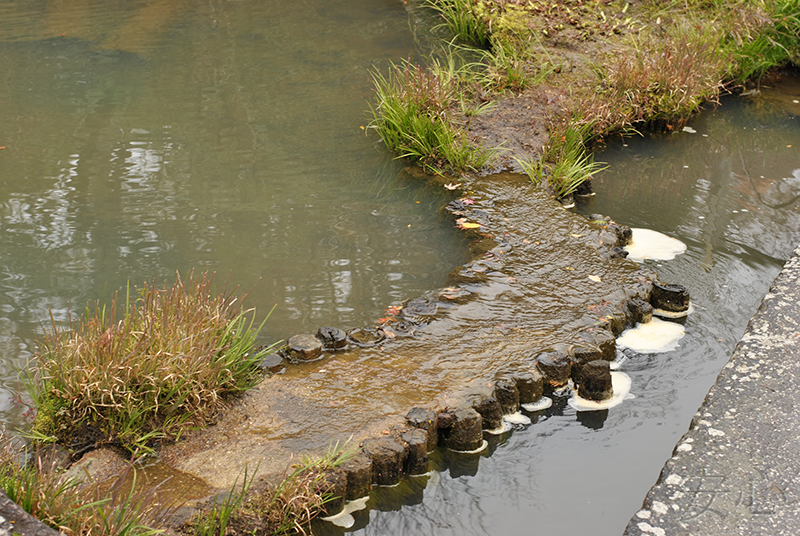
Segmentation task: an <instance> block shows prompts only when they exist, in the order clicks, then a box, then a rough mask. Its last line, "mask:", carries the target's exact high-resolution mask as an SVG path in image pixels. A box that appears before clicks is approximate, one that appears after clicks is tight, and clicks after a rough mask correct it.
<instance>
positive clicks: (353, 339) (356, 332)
mask: <svg viewBox="0 0 800 536" xmlns="http://www.w3.org/2000/svg"><path fill="white" fill-rule="evenodd" d="M347 340H348V341H350V343H352V344H354V345H356V346H358V347H359V348H370V347H372V346H376V345H378V344H380V343H382V342H383V341H384V340H386V333H385V332H384V331H383V330H382V329H380V328H356V329H351V330H350V331H348V332H347Z"/></svg>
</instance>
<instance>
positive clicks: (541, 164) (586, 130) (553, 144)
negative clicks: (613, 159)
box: [517, 121, 607, 198]
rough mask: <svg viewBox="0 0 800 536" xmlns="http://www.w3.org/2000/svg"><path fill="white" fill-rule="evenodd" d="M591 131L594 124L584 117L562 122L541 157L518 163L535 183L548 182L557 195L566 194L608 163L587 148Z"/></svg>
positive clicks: (555, 129)
mask: <svg viewBox="0 0 800 536" xmlns="http://www.w3.org/2000/svg"><path fill="white" fill-rule="evenodd" d="M590 133H591V127H590V126H589V125H585V124H584V125H581V122H580V121H572V122H565V123H562V124H561V125H559V126H557V127H554V128H552V129H551V137H550V142H549V143H548V145H547V146H545V148H544V151H543V153H542V155H541V157H540V158H539V159H538V160H521V159H517V163H518V164H519V165H520V167H522V170H523V171H524V172H525V174H527V175H528V177H530V179H531V181H532V182H533V183H534V184H537V185H546V186H547V187H548V188H549V189H550V190H552V192H553V194H554V195H555V196H556V197H557V198H562V197H566V196H567V195H569V194H571V193H573V192H575V190H577V189H578V187H579V186H580V185H581V184H583V183H584V182H585V181H587V180H589V179H591V178H592V176H593V175H595V174H596V173H598V172H600V171H602V170H603V169H606V167H607V166H605V164H604V163H602V162H595V161H594V155H593V154H592V153H590V152H588V151H587V147H586V140H587V139H589V138H590V137H591V134H590Z"/></svg>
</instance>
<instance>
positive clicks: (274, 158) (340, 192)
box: [0, 0, 464, 423]
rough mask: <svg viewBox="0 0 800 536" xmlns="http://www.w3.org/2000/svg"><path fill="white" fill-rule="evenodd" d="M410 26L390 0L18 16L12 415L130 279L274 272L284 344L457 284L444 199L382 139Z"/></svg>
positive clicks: (459, 247) (64, 8)
mask: <svg viewBox="0 0 800 536" xmlns="http://www.w3.org/2000/svg"><path fill="white" fill-rule="evenodd" d="M408 25H409V19H408V15H407V13H406V9H405V7H404V5H403V3H402V2H399V1H390V0H382V1H374V0H361V1H329V0H326V1H320V0H317V1H304V2H282V1H278V0H270V1H265V0H250V1H237V2H230V1H213V0H212V1H211V2H199V1H194V0H138V1H122V0H74V1H73V0H70V1H58V0H50V1H16V2H4V3H2V4H0V66H2V72H3V78H2V81H0V146H2V147H4V149H2V150H0V350H1V352H0V360H2V361H0V378H1V380H0V383H2V388H0V419H2V420H4V421H6V422H9V421H10V422H14V423H16V422H18V414H19V412H20V411H21V410H23V409H24V408H22V409H20V408H15V407H12V404H11V402H10V397H11V393H12V392H14V391H16V390H17V388H18V385H17V380H16V370H17V368H18V367H20V366H23V365H24V364H25V362H26V359H27V358H29V357H30V355H31V353H32V352H33V347H34V340H35V337H36V334H37V333H38V332H39V330H40V325H41V323H43V322H45V323H46V322H48V318H49V313H48V311H52V313H53V315H54V317H55V319H56V320H57V321H63V320H64V319H66V317H67V314H68V313H67V312H68V310H69V309H70V308H72V310H78V311H80V310H81V309H82V308H83V307H84V306H85V305H86V303H87V301H89V300H95V299H97V298H100V297H102V296H109V295H110V294H111V293H112V292H114V291H116V290H118V289H121V288H124V286H125V283H126V281H128V280H130V281H131V282H132V283H134V284H137V283H141V282H143V281H147V280H150V279H152V278H156V279H157V280H159V281H163V280H165V279H169V280H172V279H174V276H175V273H176V271H177V272H180V273H182V274H185V273H186V272H187V271H188V270H191V269H193V268H194V269H201V270H202V269H205V268H206V267H208V268H210V269H212V270H216V271H217V272H218V274H219V276H218V279H219V280H220V282H222V281H223V280H224V279H225V278H227V277H228V276H229V275H230V279H231V281H232V283H233V284H235V285H240V286H241V288H242V289H243V290H245V291H247V290H250V289H251V288H252V287H253V285H254V284H256V281H257V280H259V278H260V279H261V280H260V282H259V283H258V284H257V285H256V286H255V288H254V289H253V290H252V292H251V293H250V294H251V297H250V298H249V300H248V302H247V303H248V304H249V305H250V306H255V307H256V308H257V310H258V311H259V312H260V316H261V317H263V315H265V314H266V313H267V312H268V311H269V310H270V308H271V307H272V306H273V305H274V304H277V308H276V309H275V312H274V314H273V316H272V317H271V319H270V321H269V323H268V324H267V327H266V332H265V334H264V339H265V341H272V340H275V339H277V338H283V337H287V336H290V335H292V334H294V333H297V332H303V331H309V330H312V329H313V330H315V329H316V328H317V327H319V326H320V325H321V324H332V325H338V326H341V327H345V328H351V327H356V326H360V325H364V324H366V323H368V322H369V321H371V320H374V319H375V318H377V317H379V316H380V313H381V311H382V310H383V309H384V308H385V307H386V306H387V305H389V304H392V303H396V302H398V301H400V300H404V299H408V298H411V297H414V296H416V295H419V294H420V293H422V292H423V291H425V290H427V289H430V288H436V287H439V286H442V284H443V283H444V281H445V275H446V273H447V272H448V271H449V270H450V269H451V268H452V267H453V266H455V265H457V264H459V263H461V262H462V261H463V260H464V244H463V242H462V241H461V240H460V239H459V238H458V236H457V235H455V234H454V230H453V229H452V226H451V225H450V224H449V223H445V222H444V221H441V220H440V219H439V217H438V208H439V207H440V206H441V205H442V204H443V203H446V202H447V201H446V200H445V198H444V192H445V191H444V190H443V189H440V190H441V192H439V191H430V190H427V189H426V188H425V187H424V186H421V185H420V184H418V183H415V182H413V181H410V180H408V179H402V178H398V177H397V174H398V171H399V167H400V164H399V163H397V162H395V161H393V160H392V159H391V157H390V156H389V155H388V154H387V153H386V151H385V150H384V149H383V147H382V146H381V145H380V144H378V143H377V137H376V136H369V137H368V136H365V132H364V130H362V128H361V127H363V126H364V125H366V124H367V123H366V121H367V118H366V112H367V109H368V103H369V102H370V100H371V98H372V83H371V79H370V69H371V68H373V66H378V67H381V66H382V67H385V66H386V64H387V63H388V60H389V59H392V60H395V61H397V60H399V59H401V58H404V57H408V55H409V54H410V53H412V52H413V51H414V50H415V43H414V40H413V36H412V34H411V32H410V31H409V27H408ZM62 34H63V36H62ZM448 200H449V198H448Z"/></svg>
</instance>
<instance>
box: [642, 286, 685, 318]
mask: <svg viewBox="0 0 800 536" xmlns="http://www.w3.org/2000/svg"><path fill="white" fill-rule="evenodd" d="M650 304H651V305H652V306H653V307H654V308H656V309H663V310H664V311H667V312H670V313H682V312H684V311H688V310H689V289H687V288H686V287H684V286H683V285H677V284H671V283H654V284H653V291H652V292H651V294H650Z"/></svg>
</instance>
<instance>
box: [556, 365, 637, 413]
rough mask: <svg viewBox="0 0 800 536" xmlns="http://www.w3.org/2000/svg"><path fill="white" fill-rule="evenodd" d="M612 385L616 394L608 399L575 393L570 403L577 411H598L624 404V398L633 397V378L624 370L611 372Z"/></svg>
mask: <svg viewBox="0 0 800 536" xmlns="http://www.w3.org/2000/svg"><path fill="white" fill-rule="evenodd" d="M611 386H612V388H613V389H614V394H613V395H612V396H611V398H609V399H608V400H603V401H602V402H596V401H594V400H588V399H586V398H582V397H580V396H578V395H577V393H573V395H572V398H570V399H569V401H568V404H569V405H570V406H572V407H573V408H574V409H575V410H577V411H597V410H600V409H608V408H613V407H614V406H619V405H620V404H622V401H623V400H629V399H631V398H633V395H631V394H630V393H631V378H630V376H628V375H627V374H625V373H624V372H619V371H614V372H612V373H611Z"/></svg>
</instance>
